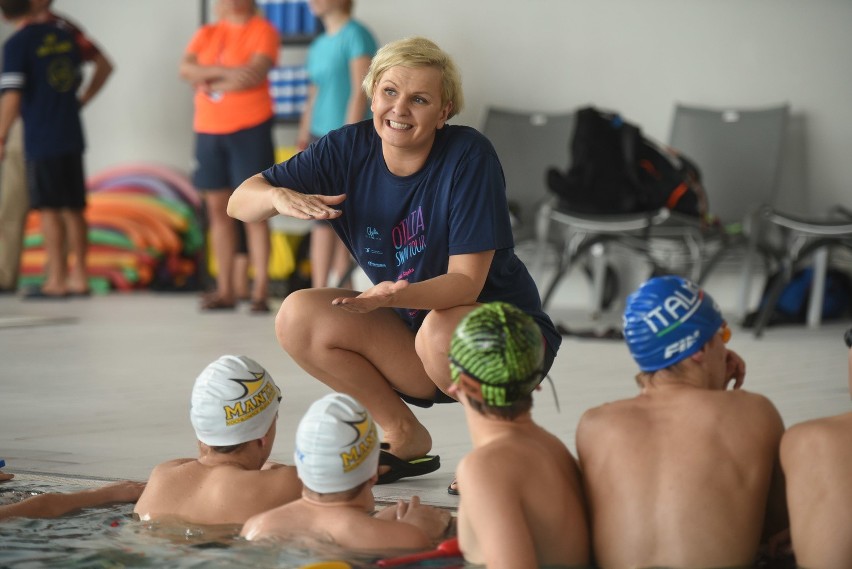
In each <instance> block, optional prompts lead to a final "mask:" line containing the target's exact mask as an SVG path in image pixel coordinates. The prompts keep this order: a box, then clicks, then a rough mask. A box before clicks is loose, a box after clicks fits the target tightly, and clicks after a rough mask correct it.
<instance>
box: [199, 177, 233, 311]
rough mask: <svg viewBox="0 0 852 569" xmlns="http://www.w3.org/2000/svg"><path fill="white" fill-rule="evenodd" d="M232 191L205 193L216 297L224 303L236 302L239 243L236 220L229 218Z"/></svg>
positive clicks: (210, 191)
mask: <svg viewBox="0 0 852 569" xmlns="http://www.w3.org/2000/svg"><path fill="white" fill-rule="evenodd" d="M230 195H231V191H230V190H227V189H223V190H209V191H206V192H204V203H205V205H206V206H207V219H208V220H209V222H210V244H211V250H212V251H213V258H214V259H216V293H215V295H216V297H218V298H219V299H220V300H221V301H222V302H225V303H233V302H234V286H233V280H232V279H233V273H234V255H235V253H236V248H237V241H236V231H235V227H234V220H233V219H231V218H230V217H228V213H227V207H228V198H229V197H230Z"/></svg>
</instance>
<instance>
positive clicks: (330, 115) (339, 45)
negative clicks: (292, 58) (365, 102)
mask: <svg viewBox="0 0 852 569" xmlns="http://www.w3.org/2000/svg"><path fill="white" fill-rule="evenodd" d="M375 53H376V40H375V39H374V38H373V35H372V34H371V33H370V30H368V29H367V28H365V27H364V26H363V25H362V24H360V23H359V22H357V21H355V20H351V19H350V20H349V21H348V22H347V23H346V25H345V26H343V27H342V28H341V29H340V31H338V32H337V33H336V34H334V35H333V36H332V35H328V34H322V35H320V36H319V37H317V38H316V39H315V40H314V41H313V42H312V43H311V46H310V48H308V58H307V63H306V67H307V70H308V79H310V81H311V83H313V85H314V86H315V87H316V90H317V94H316V99H314V108H313V114H312V115H311V134H312V135H313V136H316V137H320V136H323V135H325V134H327V133H328V132H329V131H332V130H334V129H336V128H340V127H341V126H343V124H344V121H345V120H346V105H347V103H348V102H349V97H350V95H351V93H352V81H351V79H350V78H349V63H350V61H351V60H353V59H357V58H359V57H364V56H367V57H373V55H375ZM368 116H369V110H368V112H367V113H366V114H365V115H364V117H363V118H367V117H368Z"/></svg>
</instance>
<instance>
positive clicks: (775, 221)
mask: <svg viewBox="0 0 852 569" xmlns="http://www.w3.org/2000/svg"><path fill="white" fill-rule="evenodd" d="M761 216H762V219H761V222H762V223H764V224H766V225H768V226H769V228H777V229H779V230H780V231H781V233H782V236H783V239H782V240H781V245H780V246H779V247H778V248H777V249H775V252H776V254H775V258H776V261H777V264H778V266H779V278H777V279H776V280H775V282H774V283H773V284H772V286H771V287H770V288H769V290H768V292H767V295H766V301H765V302H764V303H763V306H762V307H760V310H759V312H758V315H757V319H756V320H755V324H754V335H755V337H757V338H760V337H761V336H762V335H763V331H764V329H765V328H766V326H767V325H768V324H769V318H770V317H771V316H772V312H773V311H774V310H775V306H776V305H777V304H778V300H779V298H780V296H781V293H782V291H783V290H784V287H785V286H786V285H787V284H788V283H789V282H790V280H791V279H792V277H793V274H794V270H795V268H796V266H797V265H798V264H799V263H800V262H802V261H804V260H807V259H808V258H811V257H812V259H813V261H812V262H813V268H814V273H813V274H814V277H813V281H812V282H811V291H810V296H809V299H808V312H807V324H808V326H809V327H811V328H816V327H818V326H819V325H820V322H821V319H822V308H823V295H824V292H825V278H826V273H827V271H828V256H829V250H830V249H831V248H833V247H846V248H849V249H852V211H849V210H848V209H846V208H844V207H842V206H837V207H835V208H833V209H832V211H830V212H829V215H828V216H827V217H823V218H803V217H799V216H793V215H788V214H785V213H781V212H779V211H776V210H774V209H772V208H770V207H766V208H764V209H763V210H762V211H761Z"/></svg>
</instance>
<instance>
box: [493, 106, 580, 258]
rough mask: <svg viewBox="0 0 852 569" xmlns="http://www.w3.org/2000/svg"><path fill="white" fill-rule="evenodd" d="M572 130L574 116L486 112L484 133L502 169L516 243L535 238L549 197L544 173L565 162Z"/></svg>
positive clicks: (504, 110) (520, 112) (570, 114)
mask: <svg viewBox="0 0 852 569" xmlns="http://www.w3.org/2000/svg"><path fill="white" fill-rule="evenodd" d="M573 128H574V116H573V114H572V113H544V112H536V111H521V110H509V109H499V108H495V107H490V108H488V109H487V110H486V115H485V126H484V127H483V129H482V133H483V134H484V135H485V136H486V137H487V138H488V140H490V141H491V144H493V145H494V149H495V150H496V151H497V156H498V157H499V158H500V164H501V165H502V166H503V175H504V176H505V178H506V195H507V197H508V200H509V209H510V211H511V212H512V223H513V227H512V232H513V234H514V237H515V242H516V243H518V242H519V241H523V240H526V239H531V238H532V237H533V236H534V235H536V215H537V212H538V210H539V208H540V206H541V205H542V203H544V202H545V201H546V200H547V199H548V197H549V194H548V190H547V183H546V181H545V172H546V171H547V168H548V167H549V166H552V165H553V164H560V163H562V162H564V161H565V152H566V149H567V148H568V139H569V138H570V137H571V132H572V130H573Z"/></svg>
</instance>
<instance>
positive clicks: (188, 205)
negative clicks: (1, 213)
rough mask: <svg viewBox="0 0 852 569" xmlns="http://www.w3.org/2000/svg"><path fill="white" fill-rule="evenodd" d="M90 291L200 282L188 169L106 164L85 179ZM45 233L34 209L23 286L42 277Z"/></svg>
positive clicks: (198, 234)
mask: <svg viewBox="0 0 852 569" xmlns="http://www.w3.org/2000/svg"><path fill="white" fill-rule="evenodd" d="M87 189H88V206H87V207H86V212H85V216H86V220H87V222H88V224H89V250H88V259H87V267H88V272H89V284H90V287H91V289H92V291H93V292H95V293H101V294H103V293H106V292H108V291H109V290H120V291H129V290H134V289H140V288H156V289H168V290H182V289H183V290H185V289H194V288H198V268H199V260H200V255H201V253H202V250H203V246H204V234H203V231H202V228H201V223H200V200H199V198H198V194H197V193H196V192H195V190H194V189H193V187H192V184H191V183H190V181H189V179H188V178H187V176H186V175H185V174H182V173H180V172H178V171H177V170H174V169H171V168H168V167H165V166H158V165H151V164H133V165H127V166H119V167H114V168H110V169H107V170H105V171H102V172H100V173H99V174H97V175H95V176H93V177H91V178H90V179H89V180H88V181H87ZM44 261H45V251H44V240H43V238H42V234H41V222H40V219H39V214H38V212H37V211H31V212H30V214H29V216H28V218H27V224H26V233H25V237H24V251H23V254H22V256H21V283H20V284H21V285H22V286H32V285H38V284H40V283H41V281H42V280H43V278H44V274H43V273H44Z"/></svg>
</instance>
